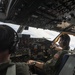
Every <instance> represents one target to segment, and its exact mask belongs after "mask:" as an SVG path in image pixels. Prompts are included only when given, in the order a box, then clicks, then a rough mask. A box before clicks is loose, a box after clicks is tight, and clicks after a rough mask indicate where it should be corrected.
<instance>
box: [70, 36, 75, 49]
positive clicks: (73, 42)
mask: <svg viewBox="0 0 75 75" xmlns="http://www.w3.org/2000/svg"><path fill="white" fill-rule="evenodd" d="M70 38H71V41H70V49H72V50H73V49H75V36H73V35H70Z"/></svg>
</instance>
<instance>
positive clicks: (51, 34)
mask: <svg viewBox="0 0 75 75" xmlns="http://www.w3.org/2000/svg"><path fill="white" fill-rule="evenodd" d="M22 34H30V37H31V38H46V39H47V40H50V41H52V40H54V38H55V37H56V36H57V35H59V32H56V31H52V30H44V29H41V28H38V29H37V28H34V27H29V29H28V30H23V32H22Z"/></svg>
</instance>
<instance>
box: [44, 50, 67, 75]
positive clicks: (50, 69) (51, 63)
mask: <svg viewBox="0 0 75 75" xmlns="http://www.w3.org/2000/svg"><path fill="white" fill-rule="evenodd" d="M56 54H59V56H60V57H59V58H58V59H59V61H60V62H58V59H55V58H52V59H50V60H48V61H47V62H46V63H45V64H44V66H43V68H44V71H45V72H46V74H47V75H53V74H54V70H55V66H56V67H57V69H58V65H60V63H61V60H62V57H63V55H65V54H67V52H66V51H58V52H57V53H56ZM57 62H58V63H57Z"/></svg>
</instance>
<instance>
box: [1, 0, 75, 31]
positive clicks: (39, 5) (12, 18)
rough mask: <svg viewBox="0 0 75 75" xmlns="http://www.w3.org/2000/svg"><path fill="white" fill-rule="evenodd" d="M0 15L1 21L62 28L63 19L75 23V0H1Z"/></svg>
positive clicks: (47, 27)
mask: <svg viewBox="0 0 75 75" xmlns="http://www.w3.org/2000/svg"><path fill="white" fill-rule="evenodd" d="M2 14H3V15H2ZM0 15H1V16H0V20H1V21H5V22H12V23H16V24H21V25H26V26H33V27H37V28H38V27H39V28H46V29H56V30H58V29H59V30H60V25H61V24H62V21H68V22H69V23H71V24H72V23H73V24H74V19H75V0H0ZM72 21H73V22H72ZM58 24H59V25H58ZM66 27H67V26H66ZM61 29H62V30H63V27H61Z"/></svg>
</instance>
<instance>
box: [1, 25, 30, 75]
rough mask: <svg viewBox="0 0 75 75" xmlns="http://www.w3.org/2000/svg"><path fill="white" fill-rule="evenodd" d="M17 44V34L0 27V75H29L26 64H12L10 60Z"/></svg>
mask: <svg viewBox="0 0 75 75" xmlns="http://www.w3.org/2000/svg"><path fill="white" fill-rule="evenodd" d="M17 43H18V36H17V33H16V32H15V31H14V30H13V29H12V28H11V27H9V26H7V25H0V75H30V71H29V67H28V65H27V64H26V63H12V62H11V60H10V56H11V54H12V53H14V52H15V49H16V45H17Z"/></svg>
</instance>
